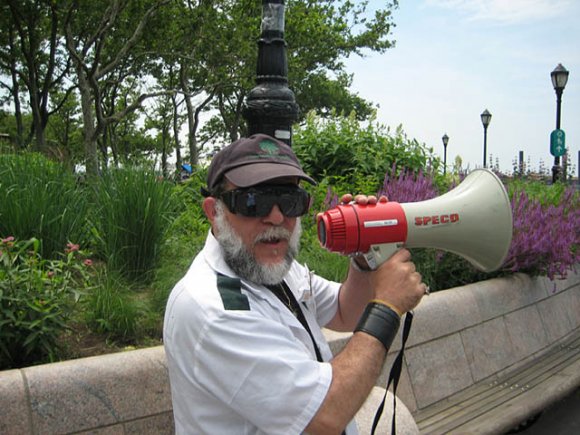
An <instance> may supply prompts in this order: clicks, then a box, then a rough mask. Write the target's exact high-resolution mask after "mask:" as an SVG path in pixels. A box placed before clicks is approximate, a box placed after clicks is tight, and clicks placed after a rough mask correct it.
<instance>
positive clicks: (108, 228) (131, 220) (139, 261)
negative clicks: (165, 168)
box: [94, 168, 174, 281]
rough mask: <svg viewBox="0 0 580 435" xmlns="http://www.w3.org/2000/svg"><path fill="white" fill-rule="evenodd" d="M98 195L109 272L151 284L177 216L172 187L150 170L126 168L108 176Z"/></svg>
mask: <svg viewBox="0 0 580 435" xmlns="http://www.w3.org/2000/svg"><path fill="white" fill-rule="evenodd" d="M95 191H96V197H95V205H96V213H95V217H94V230H95V231H94V235H95V236H96V239H97V252H98V254H100V255H101V256H103V257H104V259H105V260H106V261H107V266H108V268H109V269H111V270H113V271H117V272H119V273H120V274H121V275H122V276H124V277H126V278H128V279H130V280H133V281H147V280H148V279H150V278H151V275H150V274H151V271H152V270H153V269H154V267H155V265H156V261H157V253H158V249H159V246H160V244H161V242H162V238H163V235H164V232H165V229H166V227H167V225H168V223H169V220H170V218H171V217H172V215H173V211H174V206H173V203H174V201H173V199H172V195H171V191H172V185H171V184H170V183H168V182H166V181H163V180H160V179H158V178H157V177H156V176H155V173H154V171H153V170H151V169H147V168H123V169H113V170H110V171H109V172H107V173H105V174H104V175H103V176H102V177H101V178H100V179H99V181H98V182H97V186H96V190H95Z"/></svg>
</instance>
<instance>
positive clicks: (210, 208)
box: [201, 196, 217, 224]
mask: <svg viewBox="0 0 580 435" xmlns="http://www.w3.org/2000/svg"><path fill="white" fill-rule="evenodd" d="M216 201H217V200H216V199H215V198H214V197H213V196H208V197H207V198H205V199H204V200H203V202H202V204H201V207H202V208H203V212H204V213H205V215H206V216H207V218H208V219H209V221H210V222H211V223H212V224H213V221H214V219H215V215H216V210H215V203H216Z"/></svg>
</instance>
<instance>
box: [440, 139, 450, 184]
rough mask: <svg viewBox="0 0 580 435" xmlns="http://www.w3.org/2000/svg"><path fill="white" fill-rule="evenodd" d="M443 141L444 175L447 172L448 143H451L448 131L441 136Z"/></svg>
mask: <svg viewBox="0 0 580 435" xmlns="http://www.w3.org/2000/svg"><path fill="white" fill-rule="evenodd" d="M441 140H442V141H443V175H445V174H447V144H448V143H449V136H447V133H445V134H444V135H443V137H442V138H441Z"/></svg>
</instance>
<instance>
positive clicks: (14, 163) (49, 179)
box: [0, 154, 88, 258]
mask: <svg viewBox="0 0 580 435" xmlns="http://www.w3.org/2000/svg"><path fill="white" fill-rule="evenodd" d="M87 197H88V195H87V192H86V191H85V189H83V188H82V187H81V186H79V185H78V184H77V183H76V179H75V177H74V175H73V174H72V173H71V172H70V171H67V170H66V169H65V168H64V167H63V166H62V165H60V164H58V163H55V162H52V161H50V160H48V159H46V158H45V157H43V156H41V155H39V154H21V155H11V154H8V155H0V236H2V237H7V236H13V237H16V238H18V239H19V240H25V239H30V238H32V237H34V238H36V239H38V240H39V241H40V247H39V253H40V254H41V255H42V257H44V258H53V257H56V256H57V255H58V252H60V251H62V247H63V246H64V245H65V244H66V243H67V241H68V240H75V241H76V242H77V243H80V244H82V245H83V246H85V245H86V242H87V240H88V232H87V226H86V218H87V213H88V201H87Z"/></svg>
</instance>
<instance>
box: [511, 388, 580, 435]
mask: <svg viewBox="0 0 580 435" xmlns="http://www.w3.org/2000/svg"><path fill="white" fill-rule="evenodd" d="M520 434H521V435H546V434H549V435H573V434H580V388H578V389H577V390H576V391H575V392H574V393H572V394H571V395H569V396H568V397H566V398H565V399H563V400H562V401H561V402H558V403H556V404H555V405H553V406H551V407H550V408H548V409H547V410H545V411H544V413H543V414H542V415H541V416H540V418H539V419H538V421H536V422H535V423H534V424H533V425H531V426H530V427H529V428H527V429H526V430H523V431H521V432H519V433H518V435H520Z"/></svg>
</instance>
